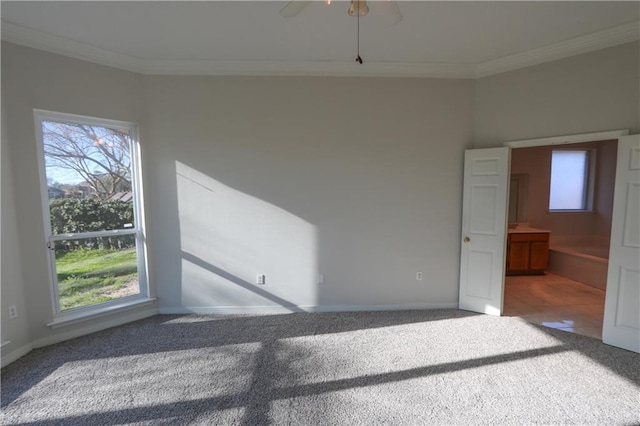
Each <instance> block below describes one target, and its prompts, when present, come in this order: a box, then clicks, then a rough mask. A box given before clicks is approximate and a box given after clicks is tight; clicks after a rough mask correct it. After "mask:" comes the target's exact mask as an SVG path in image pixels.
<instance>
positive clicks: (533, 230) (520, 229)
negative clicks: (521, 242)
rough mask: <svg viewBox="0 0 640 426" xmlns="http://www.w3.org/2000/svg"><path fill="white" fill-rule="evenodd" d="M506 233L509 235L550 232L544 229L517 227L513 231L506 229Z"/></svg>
mask: <svg viewBox="0 0 640 426" xmlns="http://www.w3.org/2000/svg"><path fill="white" fill-rule="evenodd" d="M507 233H509V234H544V233H547V234H550V233H551V231H548V230H546V229H538V228H528V227H517V228H515V229H507Z"/></svg>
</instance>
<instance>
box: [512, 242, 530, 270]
mask: <svg viewBox="0 0 640 426" xmlns="http://www.w3.org/2000/svg"><path fill="white" fill-rule="evenodd" d="M529 245H530V243H529V242H527V241H511V244H510V246H509V269H510V270H512V271H526V270H527V269H529Z"/></svg>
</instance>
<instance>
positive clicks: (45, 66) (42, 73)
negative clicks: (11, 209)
mask: <svg viewBox="0 0 640 426" xmlns="http://www.w3.org/2000/svg"><path fill="white" fill-rule="evenodd" d="M2 97H3V102H4V104H3V106H4V108H3V113H5V114H6V117H4V118H5V119H6V124H7V125H6V126H3V135H2V139H3V146H4V144H5V143H6V142H8V147H9V151H10V154H11V166H12V168H13V182H14V194H13V196H14V201H15V204H14V206H15V209H16V212H17V216H18V217H17V228H16V231H17V235H18V238H19V241H20V253H19V259H20V260H21V261H22V264H23V268H22V269H23V271H22V275H23V283H24V287H23V290H24V293H25V296H26V309H23V315H27V316H28V318H29V325H30V336H31V339H33V341H34V342H36V344H38V342H41V343H42V342H47V341H52V340H51V339H52V337H53V336H55V335H57V334H65V335H67V336H70V335H73V332H74V330H78V329H80V328H82V327H94V328H95V327H100V326H101V325H102V324H105V321H111V320H114V316H107V317H103V318H102V319H100V320H97V321H89V322H87V323H84V324H82V325H75V326H69V327H65V328H63V329H57V330H52V329H50V328H49V327H47V326H46V324H47V323H49V322H51V321H52V319H53V308H52V304H51V296H50V294H51V291H50V284H49V271H48V266H47V248H46V246H45V235H44V222H43V217H42V202H41V195H40V194H41V193H40V182H39V172H38V163H37V156H36V140H35V127H34V117H33V109H34V108H38V109H45V110H52V111H60V112H66V113H73V114H81V115H89V116H96V117H103V118H110V119H115V120H123V121H133V122H140V121H141V118H142V115H141V113H140V104H141V92H140V84H139V76H137V75H136V74H133V73H128V72H124V71H119V70H115V69H111V68H108V67H104V66H99V65H94V64H90V63H87V62H83V61H78V60H74V59H69V58H65V57H62V56H59V55H54V54H49V53H45V52H41V51H38V50H34V49H28V48H23V47H19V46H16V45H12V44H9V43H2ZM3 121H4V120H3ZM3 124H4V123H3ZM5 127H6V129H5ZM5 131H6V134H5V133H4V132H5ZM3 175H4V167H3ZM3 177H4V176H3ZM5 206H6V204H5V199H4V195H3V200H2V209H3V212H4V209H5ZM5 229H6V228H5V226H4V223H3V234H4V231H5ZM14 254H15V253H14ZM15 255H17V254H15ZM3 256H4V252H3ZM3 273H4V258H3ZM3 286H4V279H3ZM3 290H4V287H3ZM2 303H3V307H4V303H5V302H4V300H3V302H2ZM25 311H26V312H25ZM3 314H4V312H3ZM3 319H4V318H3ZM3 326H4V321H3ZM3 337H4V336H3Z"/></svg>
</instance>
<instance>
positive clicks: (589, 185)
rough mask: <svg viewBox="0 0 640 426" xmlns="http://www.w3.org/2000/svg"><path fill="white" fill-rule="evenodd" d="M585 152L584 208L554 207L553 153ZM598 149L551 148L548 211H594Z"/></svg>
mask: <svg viewBox="0 0 640 426" xmlns="http://www.w3.org/2000/svg"><path fill="white" fill-rule="evenodd" d="M567 151H573V152H584V153H586V155H587V159H586V171H585V177H584V183H585V190H584V196H583V206H584V207H583V208H581V209H552V208H551V185H552V181H551V171H552V170H553V153H554V152H567ZM595 166H596V149H594V148H557V149H552V150H551V155H550V157H549V193H548V194H547V211H548V212H549V213H592V212H593V211H594V209H593V200H594V192H595V174H596V167H595Z"/></svg>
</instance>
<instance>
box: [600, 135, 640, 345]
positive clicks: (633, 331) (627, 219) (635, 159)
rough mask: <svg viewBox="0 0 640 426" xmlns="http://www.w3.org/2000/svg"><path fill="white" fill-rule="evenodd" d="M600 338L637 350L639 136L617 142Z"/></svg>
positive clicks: (639, 336)
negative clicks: (607, 266) (609, 242)
mask: <svg viewBox="0 0 640 426" xmlns="http://www.w3.org/2000/svg"><path fill="white" fill-rule="evenodd" d="M602 341H603V342H604V343H607V344H610V345H613V346H618V347H621V348H624V349H628V350H631V351H634V352H639V353H640V135H632V136H625V137H622V138H620V139H619V142H618V163H617V168H616V187H615V193H614V199H613V218H612V224H611V248H610V253H609V270H608V275H607V293H606V300H605V311H604V324H603V330H602Z"/></svg>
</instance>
